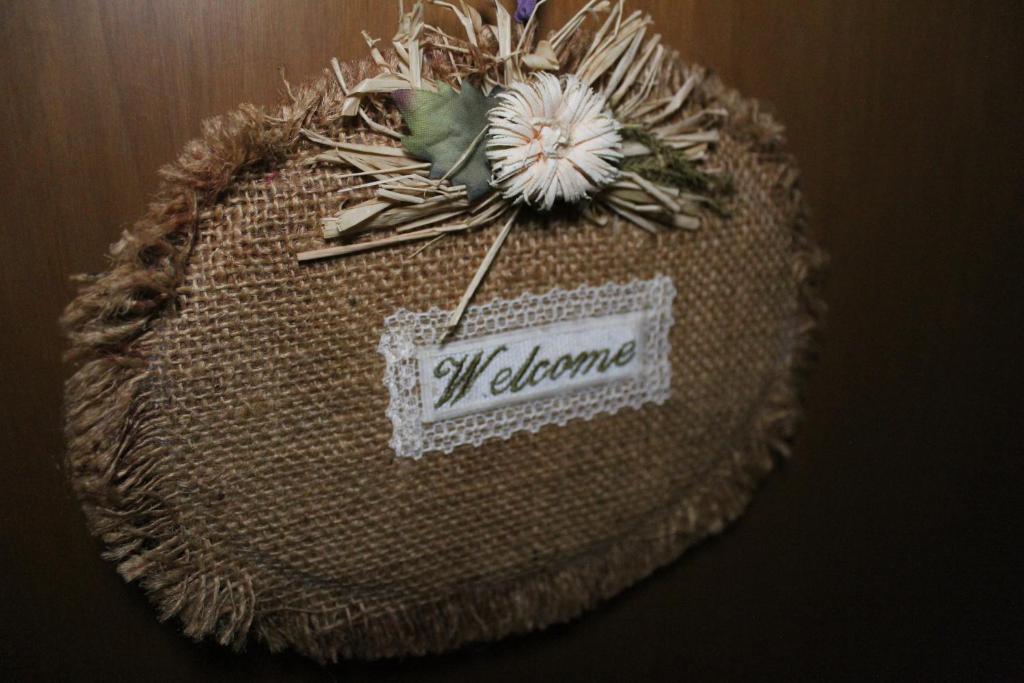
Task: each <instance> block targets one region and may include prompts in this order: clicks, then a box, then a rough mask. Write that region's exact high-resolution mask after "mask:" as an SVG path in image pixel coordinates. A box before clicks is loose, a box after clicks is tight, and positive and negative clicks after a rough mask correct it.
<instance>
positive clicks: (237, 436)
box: [65, 64, 820, 660]
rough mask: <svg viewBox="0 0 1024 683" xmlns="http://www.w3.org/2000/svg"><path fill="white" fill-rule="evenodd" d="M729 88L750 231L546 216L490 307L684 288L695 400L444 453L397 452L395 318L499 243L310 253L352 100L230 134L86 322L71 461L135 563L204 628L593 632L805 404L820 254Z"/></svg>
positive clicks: (422, 638)
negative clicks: (331, 156) (512, 301)
mask: <svg viewBox="0 0 1024 683" xmlns="http://www.w3.org/2000/svg"><path fill="white" fill-rule="evenodd" d="M347 68H349V70H350V71H351V70H356V69H359V68H366V67H347ZM681 68H682V67H681V66H680V65H678V64H677V65H676V66H675V69H676V71H675V72H674V73H673V74H672V75H671V78H672V81H673V82H674V83H678V82H679V72H680V70H681ZM352 75H353V81H352V82H355V77H356V76H357V75H358V74H352ZM673 82H670V83H667V84H666V88H667V89H670V88H671V87H672V85H673ZM700 88H701V90H700V92H699V93H698V97H699V98H700V99H701V100H702V101H703V105H704V106H708V105H712V104H714V105H717V106H722V107H725V108H727V109H728V110H729V111H730V119H729V122H728V123H727V124H726V125H725V128H724V129H723V131H722V140H721V142H720V144H719V145H718V146H717V147H716V148H715V150H714V152H713V155H712V158H711V160H710V163H711V164H713V165H715V166H717V167H721V168H724V169H725V170H726V171H727V172H728V173H729V174H730V175H731V176H732V179H733V184H734V186H735V194H734V195H733V196H732V197H731V198H729V199H727V200H726V208H727V210H728V215H727V217H715V216H713V215H710V214H709V215H708V216H707V217H706V219H705V222H704V225H703V226H702V227H701V229H700V230H697V231H682V230H679V231H665V232H663V233H661V234H660V235H658V236H656V237H653V236H651V235H648V234H646V233H643V232H642V231H640V230H638V229H636V228H635V227H633V226H630V225H628V224H626V223H616V224H609V225H608V226H607V227H603V228H602V227H597V226H595V225H593V224H590V223H586V222H583V221H579V222H573V221H572V220H567V219H564V218H563V219H560V220H551V221H544V222H538V221H532V222H531V221H524V222H522V224H520V225H517V226H516V228H515V229H514V231H513V232H512V233H511V236H510V237H509V239H508V241H507V242H506V244H505V247H504V249H503V251H502V253H501V255H500V258H499V259H498V260H497V261H496V262H495V264H494V266H493V267H492V269H491V270H490V273H489V275H488V277H487V278H486V280H485V282H484V284H483V286H482V288H481V289H480V291H479V292H478V293H477V296H476V301H477V302H486V301H488V300H491V299H494V298H496V297H502V298H514V297H517V296H519V295H521V294H523V293H524V292H533V293H543V292H547V291H549V290H551V289H553V288H563V289H574V288H576V287H579V286H580V285H584V284H588V285H594V286H596V285H602V284H604V283H609V282H614V283H624V282H628V281H630V280H633V279H636V278H640V279H646V278H652V277H655V276H657V275H667V276H669V277H671V278H672V280H673V281H674V283H675V286H676V288H677V290H678V295H677V296H676V299H675V304H674V317H675V324H674V326H673V328H672V330H671V336H670V341H671V352H670V353H671V355H670V359H671V364H672V377H673V380H672V396H671V399H670V400H669V401H667V402H666V403H665V404H664V405H660V406H658V405H653V404H652V405H647V406H645V407H643V408H642V409H639V410H634V409H623V410H620V411H618V412H617V413H616V414H614V415H600V416H598V417H595V418H593V419H590V420H575V421H571V422H569V423H568V424H567V425H565V426H554V425H551V426H547V427H544V428H542V429H540V430H539V431H538V432H537V433H535V434H531V433H529V432H523V433H519V434H516V435H514V436H513V437H512V438H510V439H508V440H500V439H498V440H492V441H488V442H486V443H484V444H483V445H482V446H479V447H472V446H462V447H460V448H458V449H456V450H455V451H454V452H452V453H450V454H442V453H434V454H430V455H428V456H426V457H423V458H421V459H418V460H414V459H406V458H397V457H395V454H394V452H393V451H392V450H391V449H390V448H389V446H388V441H389V438H390V436H391V431H392V426H391V424H390V423H389V421H388V418H387V416H386V414H385V413H386V409H387V407H388V392H387V390H386V388H385V386H384V384H383V379H382V378H383V374H384V360H383V358H382V357H381V356H380V355H379V354H378V353H377V345H378V342H379V340H380V336H381V330H382V323H383V321H384V318H385V317H386V316H388V315H390V314H391V313H393V312H394V311H395V310H396V309H399V308H407V309H410V310H413V311H420V310H427V309H430V308H431V307H434V306H437V307H440V308H446V309H450V308H452V307H454V305H455V303H456V302H457V301H458V299H459V297H460V295H461V294H462V292H463V290H464V288H465V286H466V284H467V282H468V280H469V279H470V278H471V277H472V274H473V272H474V271H475V269H476V267H477V266H478V264H479V262H480V259H481V257H482V255H483V254H484V253H485V252H486V251H487V248H488V246H489V245H490V243H491V241H492V240H493V237H494V229H495V228H487V229H483V230H480V231H478V232H475V233H469V234H465V235H461V236H457V237H452V238H448V239H446V240H444V241H442V242H440V243H438V244H437V245H436V246H434V247H433V248H431V249H428V250H426V251H424V252H422V253H420V254H418V255H416V256H415V257H414V258H412V257H411V254H412V252H413V251H414V250H415V249H416V247H415V245H413V246H409V247H402V248H398V249H393V250H384V251H377V252H371V253H365V254H361V255H358V256H353V257H348V258H344V259H338V260H333V261H327V262H321V263H317V264H314V265H300V264H299V263H298V262H297V260H296V254H297V253H298V252H299V251H302V250H304V249H309V248H315V247H317V246H322V245H323V240H322V237H321V233H320V226H319V221H320V220H321V219H322V218H324V217H327V216H331V215H333V214H335V213H336V212H337V211H338V210H339V207H340V206H341V202H342V199H343V196H340V195H339V194H338V192H337V191H338V190H340V189H342V188H344V187H346V186H347V185H348V184H349V183H351V182H352V181H351V179H344V178H342V175H343V171H342V170H341V169H338V168H336V167H331V166H326V165H316V164H310V163H309V161H310V159H311V157H312V156H314V155H315V154H317V153H318V152H319V151H320V150H319V149H317V148H316V147H315V146H314V145H311V144H310V143H308V142H305V141H303V139H302V138H301V136H300V135H299V129H300V127H302V126H306V127H311V128H314V129H316V130H319V131H321V132H323V133H324V134H327V135H338V134H339V132H340V130H341V129H340V128H339V126H340V125H341V124H340V123H339V121H341V118H340V106H341V102H342V99H343V97H342V94H341V93H340V92H339V89H338V87H337V86H336V84H335V83H334V82H333V81H331V80H329V79H326V78H325V79H322V80H321V81H319V82H317V83H315V84H313V85H311V86H309V87H306V88H304V89H302V90H300V91H298V92H297V94H296V95H295V97H294V100H293V101H291V102H289V103H288V104H287V105H285V106H283V107H282V108H281V110H280V111H278V112H275V114H274V115H273V116H269V115H266V114H264V113H262V112H261V111H259V110H256V109H253V108H243V109H241V110H240V111H238V112H236V113H234V114H231V115H229V116H226V117H223V118H221V119H217V120H215V121H212V122H210V123H208V124H207V129H206V131H205V134H204V137H203V139H201V140H199V141H196V142H193V143H192V144H191V145H189V147H188V148H187V149H186V151H185V153H184V154H183V155H182V157H181V159H180V160H179V161H178V162H177V163H176V164H175V165H173V166H171V167H168V168H167V169H165V170H164V172H163V173H164V176H165V182H164V185H163V187H162V190H161V193H160V195H159V196H158V198H157V201H156V202H155V203H154V205H153V208H152V210H151V211H150V213H149V215H148V216H147V217H145V218H144V219H143V220H141V221H140V222H139V223H138V224H137V225H136V226H135V227H134V228H133V229H132V230H130V231H128V232H127V233H126V234H125V235H124V237H123V239H122V240H121V241H120V242H119V243H118V244H117V245H115V247H114V249H113V265H112V267H111V270H110V271H109V272H108V273H106V274H104V275H103V276H101V277H99V278H97V279H96V280H95V281H94V282H92V283H90V284H89V285H87V286H86V287H85V288H84V289H83V291H82V293H81V294H80V295H79V297H78V299H77V300H76V301H75V302H73V303H72V304H71V306H70V307H69V309H68V312H67V313H66V316H65V324H66V326H67V328H68V330H69V335H70V337H71V341H72V355H73V356H75V357H76V358H78V359H79V360H80V362H81V367H80V369H79V370H78V372H77V373H76V374H75V376H74V377H73V378H72V379H71V380H70V381H69V383H68V387H67V432H68V440H69V450H68V453H69V456H68V461H69V470H70V473H71V477H72V480H73V483H74V485H75V488H76V490H77V491H78V493H79V494H80V496H81V498H82V500H83V504H84V507H85V509H86V512H87V515H88V519H89V522H90V525H91V528H92V529H93V531H94V532H95V533H96V534H97V535H99V536H101V537H102V539H103V540H104V542H105V543H106V545H107V547H108V556H109V557H110V558H112V559H113V560H115V561H116V562H117V563H118V567H119V570H120V572H121V573H122V575H123V576H124V577H125V578H126V579H128V580H137V581H139V582H141V584H142V585H143V586H144V587H145V588H146V589H147V591H148V592H149V594H150V596H151V597H152V599H153V600H154V601H155V602H156V603H157V605H158V606H159V608H160V610H161V614H162V616H163V617H165V618H166V617H169V616H172V615H176V616H177V617H179V618H180V620H181V623H182V624H183V626H184V629H185V631H186V632H187V633H189V634H190V635H192V636H195V637H203V636H207V635H212V636H213V637H215V638H217V639H218V640H219V641H221V642H223V643H231V644H235V645H240V644H242V643H244V642H245V641H246V639H247V637H248V636H250V635H254V636H256V637H257V638H259V639H261V640H262V641H264V642H265V643H266V644H267V645H269V646H270V647H271V648H273V649H279V648H284V647H292V648H295V649H296V650H298V651H300V652H303V653H305V654H308V655H310V656H312V657H315V658H317V659H320V660H334V659H337V658H338V657H346V656H355V657H380V656H392V655H402V654H409V653H423V652H431V651H441V650H446V649H450V648H452V647H455V646H457V645H459V644H460V643H463V642H467V641H472V640H481V639H493V638H497V637H500V636H503V635H506V634H509V633H513V632H520V631H524V630H528V629H533V628H538V627H542V626H544V625H547V624H551V623H553V622H557V621H562V620H565V619H568V618H571V617H573V616H575V615H577V614H579V613H580V612H581V611H583V610H584V609H586V608H588V607H590V606H592V605H594V604H595V603H596V602H598V601H599V600H601V599H603V598H607V597H609V596H612V595H613V594H615V593H616V592H618V591H620V590H622V589H623V588H625V587H626V586H628V585H630V584H631V583H633V582H635V581H637V580H638V579H640V578H642V577H643V576H645V575H647V574H649V573H650V572H651V571H652V570H654V569H655V568H657V567H659V566H661V565H663V564H665V563H667V562H669V561H671V560H672V559H674V558H675V557H676V556H678V555H679V554H680V553H681V552H682V551H683V550H684V549H685V548H687V547H688V546H690V545H692V544H693V543H694V542H696V541H698V540H700V539H701V538H704V537H706V536H707V535H709V534H712V533H715V532H718V531H720V530H721V529H722V528H723V527H724V525H725V524H727V523H728V522H729V521H730V520H732V519H734V518H735V517H736V516H737V515H738V514H739V513H740V512H741V511H742V509H743V507H744V506H745V504H746V502H747V500H748V498H749V496H750V494H751V492H752V489H753V486H754V485H755V483H756V481H757V479H758V478H759V475H761V474H762V473H764V472H766V471H767V470H769V469H770V467H771V465H772V458H771V455H770V454H771V452H772V451H773V450H784V440H785V438H786V437H787V436H788V435H789V433H790V431H791V428H792V424H793V421H794V419H795V418H796V416H797V401H796V386H797V375H798V373H799V370H800V368H801V366H802V364H803V363H804V360H805V357H806V355H807V353H808V350H807V347H808V338H809V334H810V332H811V329H812V327H813V325H814V321H815V318H816V315H817V313H818V309H819V306H818V305H817V303H816V299H815V297H814V294H813V283H812V276H813V273H814V271H815V269H816V266H817V264H818V263H819V262H820V255H819V253H818V251H817V250H816V248H814V247H813V246H812V245H811V244H810V243H809V242H808V241H807V239H806V238H805V236H804V234H803V220H802V218H803V212H802V206H801V199H800V195H799V191H798V189H797V186H796V184H795V178H796V173H795V172H794V170H793V165H792V161H791V159H789V158H788V157H787V156H786V155H785V154H783V153H782V151H781V150H780V144H781V141H780V136H779V133H778V130H779V129H778V127H777V126H776V125H775V124H774V123H773V122H772V121H771V119H770V118H769V117H767V116H765V115H763V114H760V113H759V112H758V110H757V107H756V105H755V104H754V103H751V102H745V101H743V100H741V99H740V98H739V97H737V96H736V95H735V93H733V92H731V91H728V90H726V89H724V88H723V87H722V86H721V85H720V84H719V83H718V82H717V80H715V79H713V78H712V79H708V80H706V81H705V82H704V84H703V85H702V86H700ZM667 91H669V90H667Z"/></svg>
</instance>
